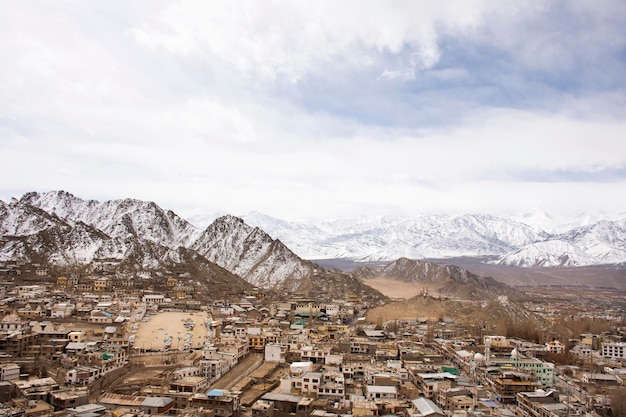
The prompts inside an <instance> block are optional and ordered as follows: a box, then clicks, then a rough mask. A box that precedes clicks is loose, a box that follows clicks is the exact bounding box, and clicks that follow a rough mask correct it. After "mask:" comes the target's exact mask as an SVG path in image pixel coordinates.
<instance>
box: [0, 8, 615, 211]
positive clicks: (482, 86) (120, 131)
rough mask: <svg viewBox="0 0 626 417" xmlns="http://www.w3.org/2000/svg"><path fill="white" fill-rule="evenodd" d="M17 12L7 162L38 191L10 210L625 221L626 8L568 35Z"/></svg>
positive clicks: (294, 11)
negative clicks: (42, 199) (61, 194)
mask: <svg viewBox="0 0 626 417" xmlns="http://www.w3.org/2000/svg"><path fill="white" fill-rule="evenodd" d="M0 8H1V9H0V54H2V56H7V57H11V59H6V60H3V61H2V63H1V64H0V78H2V79H3V83H2V85H0V115H1V116H0V146H2V150H3V152H2V155H3V165H4V169H5V171H6V172H11V173H19V175H11V176H10V177H8V176H5V177H4V178H5V179H4V181H3V184H2V187H0V193H1V194H0V196H1V197H0V198H2V197H4V199H6V198H8V197H10V195H16V194H18V195H19V194H20V193H23V192H26V191H30V190H48V189H66V190H68V191H71V192H74V193H76V194H78V195H80V196H84V197H91V198H99V199H107V198H120V197H127V196H128V197H136V198H143V199H151V200H156V201H157V202H158V203H159V204H162V205H163V206H165V207H168V208H173V209H180V210H182V211H188V212H191V211H194V210H195V209H197V208H205V209H207V210H208V211H211V210H227V211H231V212H235V213H243V212H247V211H249V210H258V211H265V212H268V213H270V214H275V215H281V216H284V217H294V216H303V217H306V216H311V215H321V214H328V215H333V214H338V213H341V214H355V213H360V212H365V211H367V212H370V213H371V212H375V211H386V212H391V211H402V212H415V211H424V210H426V211H437V210H444V211H465V210H471V211H489V210H491V209H495V208H498V209H510V208H511V207H516V206H523V208H525V207H531V206H542V207H548V206H554V207H565V206H572V205H579V206H580V207H581V208H584V207H588V208H589V209H598V208H605V209H607V210H609V211H610V210H611V209H610V207H620V209H622V208H621V207H623V203H624V201H620V196H621V195H622V194H623V190H624V181H623V180H621V179H620V173H621V172H623V170H624V167H625V166H626V148H625V146H626V145H625V144H624V141H623V138H624V137H625V135H626V124H625V123H624V122H623V120H624V118H623V116H624V110H623V109H624V108H626V107H625V106H624V101H625V100H624V97H626V95H625V94H624V92H625V89H624V88H626V86H624V85H623V84H620V82H623V81H620V80H622V79H623V77H622V75H621V73H620V72H619V71H618V70H619V69H620V68H623V66H624V62H623V58H622V59H621V60H620V58H619V57H615V56H613V54H612V51H615V50H616V49H619V48H620V47H623V45H624V35H623V34H622V29H621V26H620V23H622V22H621V21H620V18H619V17H617V15H618V13H617V12H619V10H620V8H623V6H621V5H619V3H615V2H607V3H606V4H604V3H603V5H602V7H600V6H597V5H596V4H595V3H584V4H583V5H580V4H579V3H576V5H570V6H567V7H566V9H567V10H566V11H565V12H564V13H565V14H566V15H567V16H569V17H573V18H580V17H581V16H583V15H588V16H589V21H591V22H596V23H597V24H598V27H597V30H595V29H594V25H593V24H586V23H585V22H583V21H582V20H580V21H578V20H576V19H574V21H575V23H576V24H575V25H574V29H576V28H579V30H575V31H572V32H571V33H567V34H566V35H565V34H564V33H565V32H564V28H565V27H566V26H567V24H569V23H568V22H563V21H552V19H554V18H555V17H556V16H558V13H557V11H556V10H555V7H554V3H552V2H540V3H536V2H530V3H526V4H523V3H516V4H515V5H513V6H511V5H500V4H494V3H493V2H487V1H477V2H467V1H455V2H439V3H433V2H419V1H418V2H413V1H410V2H401V1H388V2H374V1H359V2H357V3H350V2H341V3H337V2H330V1H320V2H302V3H299V2H295V3H294V2H280V1H274V2H255V1H241V2H194V1H179V2H162V3H154V2H150V3H144V4H135V5H133V4H128V3H127V2H121V1H120V2H112V3H106V4H98V5H93V4H88V3H82V2H76V3H74V2H70V3H63V4H58V3H56V4H51V3H47V2H46V3H34V2H30V1H26V2H19V3H15V2H14V3H4V4H3V5H2V6H0ZM609 9H610V10H611V11H612V12H613V13H610V12H609V11H608V10H609ZM622 20H623V19H622ZM601 23H606V24H604V25H602V24H601ZM615 28H619V31H618V30H616V29H615ZM580 39H583V40H584V41H583V42H581V43H580V48H579V49H578V50H577V49H576V48H574V45H577V42H579V40H580ZM605 44H606V45H608V46H606V47H604V46H603V45H605ZM581 57H584V58H587V57H592V58H596V59H603V61H602V62H601V63H597V64H593V65H592V63H590V62H589V61H584V62H582V63H581V62H579V59H580V58H581ZM553 70H562V71H563V73H564V74H566V75H567V77H563V78H562V79H558V77H557V76H556V75H552V74H559V73H557V72H554V73H552V72H551V71H553ZM541 72H543V73H545V74H548V75H549V77H548V76H546V77H548V79H547V80H546V79H544V78H542V76H538V75H537V73H541ZM529 73H530V74H531V75H532V76H528V74H529ZM597 74H602V75H603V78H602V79H600V77H597ZM616 74H618V75H616ZM550 77H552V78H554V79H556V81H553V80H552V78H550ZM377 79H378V81H377ZM589 80H590V81H589ZM392 81H393V82H392ZM570 84H572V85H574V87H575V88H572V89H571V90H570V89H568V85H570ZM605 172H608V173H616V174H615V175H602V174H603V173H605ZM542 175H547V176H550V178H546V180H545V181H542V180H541V176H542ZM9 178H10V179H9ZM581 178H582V179H581ZM581 195H584V196H585V198H581ZM183 214H184V213H183Z"/></svg>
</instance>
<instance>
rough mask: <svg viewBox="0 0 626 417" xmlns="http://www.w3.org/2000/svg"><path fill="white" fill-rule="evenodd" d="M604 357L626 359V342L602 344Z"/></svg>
mask: <svg viewBox="0 0 626 417" xmlns="http://www.w3.org/2000/svg"><path fill="white" fill-rule="evenodd" d="M602 356H604V357H605V358H611V359H617V360H620V359H622V360H623V359H626V342H607V343H602Z"/></svg>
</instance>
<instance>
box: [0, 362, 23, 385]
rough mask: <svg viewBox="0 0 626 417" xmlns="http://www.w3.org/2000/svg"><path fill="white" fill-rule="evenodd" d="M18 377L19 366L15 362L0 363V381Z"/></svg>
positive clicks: (13, 379)
mask: <svg viewBox="0 0 626 417" xmlns="http://www.w3.org/2000/svg"><path fill="white" fill-rule="evenodd" d="M18 379H20V367H19V365H18V364H16V363H0V381H17V380H18Z"/></svg>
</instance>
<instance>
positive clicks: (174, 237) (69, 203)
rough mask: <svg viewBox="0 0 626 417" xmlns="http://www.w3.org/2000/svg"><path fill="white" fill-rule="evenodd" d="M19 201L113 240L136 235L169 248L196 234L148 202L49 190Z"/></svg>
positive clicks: (182, 243) (171, 215)
mask: <svg viewBox="0 0 626 417" xmlns="http://www.w3.org/2000/svg"><path fill="white" fill-rule="evenodd" d="M19 202H20V203H22V204H28V205H30V206H33V207H37V208H39V209H41V210H43V211H45V212H46V213H49V214H50V215H52V216H56V217H58V218H59V219H61V220H63V221H66V222H70V223H76V222H83V223H86V224H89V225H92V226H93V227H96V228H97V229H99V230H101V231H103V232H104V233H106V234H107V235H108V236H110V237H113V238H126V237H128V236H131V235H138V236H141V238H142V239H145V240H149V241H152V242H158V243H160V244H161V245H164V246H167V247H169V248H177V247H179V246H189V244H190V243H191V242H192V241H193V240H195V238H196V236H197V235H198V234H199V230H198V228H197V227H195V226H193V225H192V224H191V223H189V222H188V221H187V220H185V219H183V218H181V217H179V216H177V215H176V214H175V213H174V212H173V211H171V210H163V209H162V208H161V207H159V206H158V205H156V204H155V203H153V202H151V201H141V200H136V199H130V198H127V199H123V200H112V201H105V202H102V203H101V202H98V201H95V200H83V199H80V198H78V197H75V196H74V195H72V194H70V193H67V192H65V191H58V192H57V191H52V192H48V193H41V194H40V193H34V192H32V193H28V194H25V195H24V196H23V197H22V198H21V199H20V201H19Z"/></svg>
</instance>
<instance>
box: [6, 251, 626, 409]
mask: <svg viewBox="0 0 626 417" xmlns="http://www.w3.org/2000/svg"><path fill="white" fill-rule="evenodd" d="M1 272H2V275H1V276H0V311H1V312H2V320H1V322H0V332H1V333H0V360H1V362H0V402H2V404H3V407H2V408H1V409H0V416H18V415H19V416H53V415H54V416H78V417H92V416H116V417H121V416H129V417H130V416H139V415H183V416H219V417H232V416H253V417H287V416H297V417H308V416H316V417H333V416H348V415H352V416H383V415H400V416H406V417H422V416H423V417H439V416H442V417H443V416H458V417H467V416H502V417H513V416H517V417H557V416H558V417H566V416H575V415H578V416H587V415H588V416H608V415H614V416H617V415H624V405H625V404H624V401H620V398H623V397H626V391H624V390H623V388H622V385H623V378H624V376H625V375H626V370H624V369H623V367H622V365H623V364H624V361H626V343H625V342H624V341H623V339H622V331H623V327H622V326H623V313H624V312H623V311H622V310H621V308H620V307H618V308H614V309H613V310H610V309H609V306H610V304H611V303H609V305H608V306H606V305H605V306H602V305H599V306H598V305H595V306H593V305H589V306H585V307H584V308H583V307H582V305H583V304H584V303H579V305H577V306H575V308H574V307H572V308H571V311H570V310H568V308H567V306H568V305H570V307H571V306H572V303H576V300H575V299H574V300H569V301H568V300H567V299H566V298H565V299H563V300H564V301H562V302H561V305H559V304H557V302H556V301H555V300H556V299H557V298H549V301H547V300H543V301H542V298H541V297H536V298H535V299H534V301H529V302H528V303H527V306H528V308H529V309H533V310H535V311H540V312H541V313H542V314H543V315H544V316H546V317H547V318H548V319H552V320H556V319H557V318H559V317H560V318H562V317H563V315H561V316H559V313H558V312H565V314H566V315H567V317H566V318H567V319H568V320H569V321H570V322H571V323H579V324H580V323H583V324H584V323H587V324H589V323H591V324H592V325H591V326H587V327H585V326H583V325H581V326H580V330H581V331H580V332H579V334H576V335H575V337H571V335H569V334H566V332H563V333H562V334H557V333H546V334H545V335H544V336H543V338H544V339H545V340H542V341H538V340H526V339H524V338H521V337H519V336H516V335H510V334H498V331H497V328H495V327H493V326H487V325H480V323H476V325H474V326H466V325H462V324H460V323H459V322H457V321H456V320H455V319H454V318H453V317H442V318H440V319H439V320H432V319H428V318H420V317H415V319H414V320H395V319H394V320H370V319H369V318H368V310H369V308H370V307H371V306H368V305H367V303H366V302H364V301H363V300H361V299H360V298H359V297H357V296H355V295H352V294H346V295H342V294H336V295H335V296H334V298H332V299H330V300H328V299H322V298H321V297H316V296H315V294H295V293H291V294H289V293H286V292H281V293H272V292H270V291H267V290H260V289H258V290H248V291H244V292H232V293H228V292H226V291H224V290H223V289H222V290H220V291H216V290H215V289H214V288H211V287H210V286H207V285H204V284H202V283H201V282H200V281H197V280H194V279H193V278H192V277H190V276H188V274H179V275H177V274H175V273H171V274H156V273H154V272H150V271H139V272H137V273H136V274H132V275H129V274H114V273H109V274H107V273H102V271H100V272H101V273H98V274H93V275H91V274H85V275H84V276H82V275H81V276H79V275H71V274H63V275H61V274H57V273H53V272H52V271H50V270H48V269H47V268H45V267H43V266H40V265H19V264H17V263H13V264H9V263H7V264H5V265H3V267H2V269H1ZM559 292H560V293H563V291H562V290H561V291H559ZM424 297H430V295H427V294H424ZM543 297H544V298H547V296H546V294H545V292H544V294H543ZM591 298H593V297H591ZM498 302H499V303H501V304H504V305H506V303H507V300H506V297H500V298H499V300H498ZM587 307H588V308H587ZM587 330H588V331H587Z"/></svg>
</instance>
